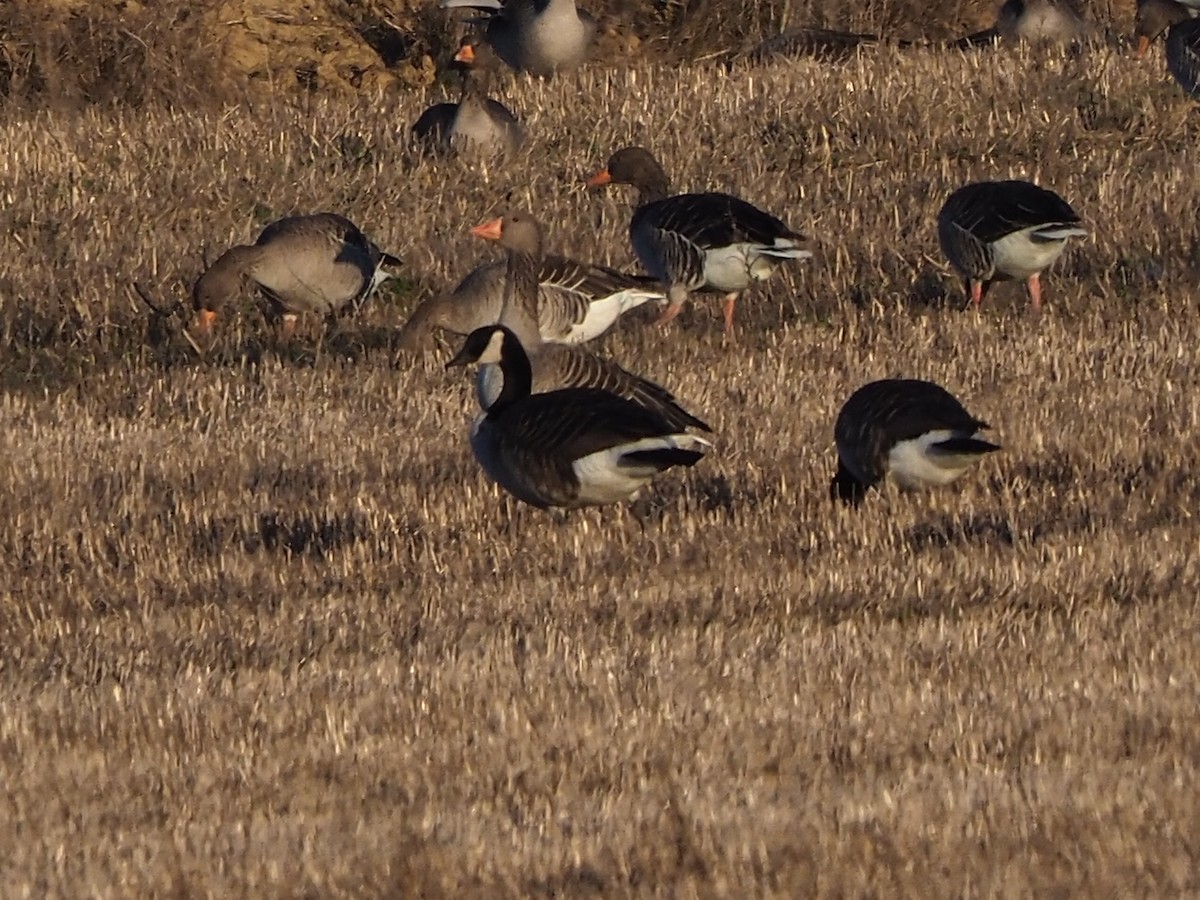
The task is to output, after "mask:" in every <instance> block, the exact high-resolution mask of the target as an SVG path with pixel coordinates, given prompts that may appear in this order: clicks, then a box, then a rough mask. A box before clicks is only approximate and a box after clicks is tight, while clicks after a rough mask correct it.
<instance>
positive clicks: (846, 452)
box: [829, 378, 1000, 504]
mask: <svg viewBox="0 0 1200 900" xmlns="http://www.w3.org/2000/svg"><path fill="white" fill-rule="evenodd" d="M988 427H989V426H988V424H987V423H986V422H982V421H980V420H979V419H976V418H975V417H974V416H972V415H971V414H970V413H968V412H967V411H966V410H965V409H963V405H962V404H961V403H959V402H958V401H957V400H956V399H954V397H953V396H952V395H951V394H950V392H949V391H947V390H946V389H945V388H942V387H940V386H938V385H936V384H934V383H933V382H931V381H918V380H915V379H895V378H893V379H886V380H884V381H873V382H871V383H870V384H867V385H864V386H863V387H861V388H859V389H858V390H857V391H855V392H854V393H853V394H852V395H851V397H850V399H849V400H847V401H846V403H845V405H844V406H843V407H842V410H841V412H840V413H838V417H837V424H836V425H835V426H834V430H833V434H834V441H835V442H836V443H837V454H838V466H837V474H836V475H834V476H833V480H832V481H831V482H830V485H829V495H830V497H832V498H833V499H835V500H844V501H847V502H851V503H854V504H857V503H858V502H859V501H861V500H862V498H863V497H864V496H865V494H866V492H867V491H868V490H869V489H870V488H871V487H873V486H875V485H876V484H878V483H879V482H880V481H882V480H883V479H884V478H886V477H888V476H889V475H890V476H891V478H892V479H893V480H894V481H895V482H896V483H897V484H899V485H900V487H902V488H905V489H908V490H917V489H921V488H929V487H939V486H941V485H944V484H949V483H950V482H951V481H954V480H955V479H956V478H958V477H959V476H960V475H962V474H963V473H964V472H965V471H966V470H967V469H968V468H970V466H971V464H972V463H974V462H975V461H976V460H977V459H979V457H981V456H983V455H985V454H987V453H992V452H994V451H996V450H999V449H1000V447H999V445H997V444H993V443H991V442H989V441H985V440H983V439H982V438H980V437H979V436H978V435H979V432H980V431H982V430H983V429H985V428H988Z"/></svg>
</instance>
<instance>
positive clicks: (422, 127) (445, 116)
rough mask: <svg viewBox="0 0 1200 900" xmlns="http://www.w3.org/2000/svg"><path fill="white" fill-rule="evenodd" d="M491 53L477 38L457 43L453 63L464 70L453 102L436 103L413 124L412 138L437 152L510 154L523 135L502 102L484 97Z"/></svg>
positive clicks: (492, 57) (491, 66)
mask: <svg viewBox="0 0 1200 900" xmlns="http://www.w3.org/2000/svg"><path fill="white" fill-rule="evenodd" d="M494 58H495V55H494V54H493V53H492V52H491V51H490V50H489V49H487V48H486V47H481V46H480V44H479V41H478V39H477V38H471V37H468V38H465V39H464V40H463V41H462V43H461V44H459V47H458V52H457V53H456V54H455V55H454V62H455V63H457V64H458V65H460V66H462V67H463V69H464V74H463V84H462V95H461V97H460V98H459V101H458V102H457V103H436V104H434V105H433V106H431V107H429V108H428V109H426V110H425V111H424V112H423V113H421V116H420V118H418V119H417V121H416V122H415V123H414V124H413V126H412V129H411V132H412V136H413V138H414V139H415V140H416V141H417V142H418V143H419V144H420V145H421V146H423V147H426V148H427V149H429V150H431V151H433V152H435V153H441V154H450V153H453V152H455V151H456V150H470V151H473V152H482V153H487V152H493V153H511V152H513V151H514V150H516V149H517V148H518V147H520V146H521V142H522V141H523V140H524V138H525V134H524V131H523V130H522V128H521V123H520V122H519V121H517V117H516V116H514V115H513V114H512V112H511V111H510V110H509V109H508V107H506V106H505V105H504V104H503V103H501V102H500V101H498V100H493V99H491V98H490V97H488V96H487V88H488V84H489V83H490V80H491V76H492V73H493V71H494V66H493V64H492V63H491V60H493V59H494Z"/></svg>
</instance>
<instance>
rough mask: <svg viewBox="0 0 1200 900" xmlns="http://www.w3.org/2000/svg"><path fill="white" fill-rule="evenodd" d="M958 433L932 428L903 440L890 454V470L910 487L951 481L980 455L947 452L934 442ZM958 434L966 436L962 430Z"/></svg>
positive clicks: (894, 477) (901, 483) (898, 481)
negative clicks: (932, 429) (938, 447)
mask: <svg viewBox="0 0 1200 900" xmlns="http://www.w3.org/2000/svg"><path fill="white" fill-rule="evenodd" d="M955 436H956V432H953V431H949V430H945V431H930V432H927V433H926V434H923V435H921V436H920V437H917V438H913V439H912V440H908V441H901V442H900V443H898V444H897V445H896V446H894V447H893V448H892V450H891V452H890V453H889V454H888V474H889V475H890V476H891V477H892V479H893V480H894V481H895V482H896V483H897V484H898V485H900V487H902V488H905V489H907V490H919V489H921V488H927V487H940V486H941V485H944V484H949V483H950V482H952V481H954V479H956V478H958V477H959V476H960V475H962V473H963V472H965V471H966V470H967V469H968V468H970V466H971V464H972V463H973V462H975V461H976V460H978V459H979V456H978V455H974V454H957V453H945V452H942V451H939V450H937V449H934V448H933V445H934V444H937V443H940V442H941V441H944V440H947V439H948V438H952V437H955ZM957 436H958V437H965V436H966V435H963V434H961V433H958V434H957Z"/></svg>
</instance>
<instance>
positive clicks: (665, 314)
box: [650, 300, 683, 325]
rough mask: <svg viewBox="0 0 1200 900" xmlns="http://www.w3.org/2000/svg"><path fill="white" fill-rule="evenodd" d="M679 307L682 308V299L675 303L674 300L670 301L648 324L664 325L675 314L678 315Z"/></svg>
mask: <svg viewBox="0 0 1200 900" xmlns="http://www.w3.org/2000/svg"><path fill="white" fill-rule="evenodd" d="M681 309H683V301H682V300H680V301H679V302H678V303H676V302H675V301H672V302H670V303H668V304H667V305H666V308H664V309H663V311H662V315H661V316H659V317H658V318H657V319H655V320H654V321H653V322H651V323H650V324H651V325H666V324H667V323H668V322H670V321H671V320H672V319H673V318H675V317H676V316H677V315H679V311H680V310H681Z"/></svg>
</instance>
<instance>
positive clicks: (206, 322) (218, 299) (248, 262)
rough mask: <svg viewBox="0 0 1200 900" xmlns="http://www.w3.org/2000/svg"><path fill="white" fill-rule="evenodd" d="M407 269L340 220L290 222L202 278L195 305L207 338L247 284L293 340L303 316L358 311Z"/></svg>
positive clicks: (235, 250) (275, 225) (228, 254)
mask: <svg viewBox="0 0 1200 900" xmlns="http://www.w3.org/2000/svg"><path fill="white" fill-rule="evenodd" d="M399 264H400V260H399V259H397V258H396V257H395V256H391V255H390V254H387V253H384V252H383V251H381V250H380V249H379V248H378V247H377V246H376V245H375V244H374V243H373V242H372V241H371V240H370V239H369V238H368V237H367V236H366V235H365V234H363V233H362V231H360V230H359V228H358V226H356V225H355V224H354V223H353V222H351V221H350V220H349V219H347V218H345V217H344V216H340V215H338V214H337V213H328V212H326V213H317V214H316V215H305V216H288V217H287V218H283V219H279V220H277V221H275V222H272V223H271V224H269V225H267V227H266V228H264V229H263V230H262V232H261V233H260V234H259V236H258V239H257V240H256V241H255V242H254V243H253V244H252V245H240V246H236V247H231V248H230V249H228V250H226V251H225V252H224V253H223V254H222V255H221V256H220V257H219V258H218V259H217V261H216V262H214V263H213V264H212V265H211V266H209V267H208V269H207V270H206V271H205V272H204V274H202V275H201V276H200V278H199V279H197V281H196V284H195V287H194V288H193V289H192V302H193V304H194V306H195V310H196V315H197V324H196V327H197V329H198V330H199V331H200V332H201V333H202V334H207V333H208V332H209V331H210V330H211V329H212V326H213V323H214V322H215V321H216V319H217V317H218V315H219V314H220V312H221V310H222V309H223V308H224V307H225V306H226V305H227V304H228V303H230V302H231V301H233V300H234V299H235V298H236V297H237V295H238V294H239V293H241V291H242V289H243V288H244V286H245V285H246V283H247V282H249V283H251V284H254V285H256V286H257V287H258V288H259V289H260V290H261V291H262V292H263V294H265V295H266V297H267V299H268V301H270V304H271V315H272V317H281V318H282V321H283V336H284V337H285V338H287V337H289V336H290V335H291V333H292V331H293V329H294V328H295V324H296V317H297V316H298V315H299V314H300V313H310V312H311V313H321V314H322V315H329V314H331V313H336V312H339V311H341V310H342V309H343V308H345V307H346V306H353V307H354V308H355V309H357V308H358V307H359V306H360V305H361V304H362V303H363V302H364V301H365V300H366V299H367V297H368V296H369V295H370V293H371V291H373V290H374V289H375V288H376V287H377V286H378V285H379V284H380V283H381V282H383V281H386V280H387V279H388V278H390V277H392V273H391V272H390V271H388V268H389V267H395V266H398V265H399Z"/></svg>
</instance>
